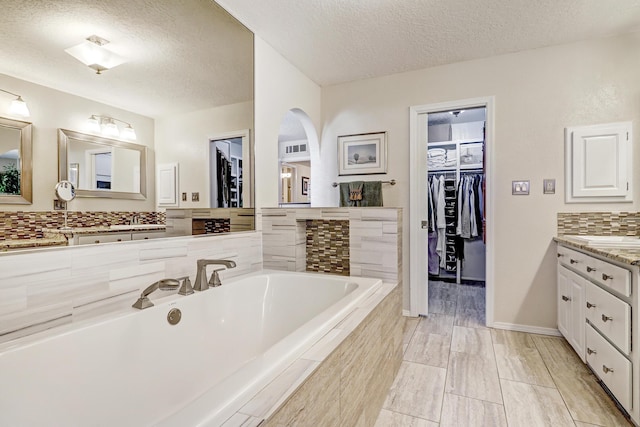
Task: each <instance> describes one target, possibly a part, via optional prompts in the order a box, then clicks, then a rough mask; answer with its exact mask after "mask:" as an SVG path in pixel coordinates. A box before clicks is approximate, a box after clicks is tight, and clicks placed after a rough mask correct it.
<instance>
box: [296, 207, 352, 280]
mask: <svg viewBox="0 0 640 427" xmlns="http://www.w3.org/2000/svg"><path fill="white" fill-rule="evenodd" d="M306 225H307V228H306V236H307V245H306V252H307V271H317V272H323V273H333V274H340V275H343V276H349V274H350V270H349V220H315V219H313V220H307V221H306Z"/></svg>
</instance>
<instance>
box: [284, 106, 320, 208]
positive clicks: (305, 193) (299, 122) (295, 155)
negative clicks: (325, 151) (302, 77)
mask: <svg viewBox="0 0 640 427" xmlns="http://www.w3.org/2000/svg"><path fill="white" fill-rule="evenodd" d="M317 156H318V134H317V133H316V130H315V127H314V126H313V123H312V122H311V119H310V118H309V116H308V115H307V114H306V113H305V112H304V111H302V110H300V109H298V108H294V109H291V110H289V111H288V112H287V114H286V115H285V116H284V118H283V119H282V122H281V123H280V132H279V134H278V162H279V171H280V175H279V184H278V204H279V206H280V207H283V206H287V207H293V206H295V207H310V206H311V205H312V200H313V196H312V194H313V191H312V182H313V181H312V179H311V178H312V174H311V170H312V165H313V163H314V160H313V159H314V158H317Z"/></svg>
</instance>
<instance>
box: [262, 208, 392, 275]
mask: <svg viewBox="0 0 640 427" xmlns="http://www.w3.org/2000/svg"><path fill="white" fill-rule="evenodd" d="M260 215H261V217H262V239H263V241H262V245H263V256H264V265H265V268H271V269H276V270H288V271H305V270H306V267H307V260H306V257H307V250H306V226H307V220H322V221H349V271H350V274H351V276H356V277H360V276H362V277H377V278H380V279H383V280H386V281H389V282H393V283H396V282H398V283H401V282H402V253H401V251H402V210H401V209H398V208H307V209H304V208H301V209H280V208H262V209H261V211H260Z"/></svg>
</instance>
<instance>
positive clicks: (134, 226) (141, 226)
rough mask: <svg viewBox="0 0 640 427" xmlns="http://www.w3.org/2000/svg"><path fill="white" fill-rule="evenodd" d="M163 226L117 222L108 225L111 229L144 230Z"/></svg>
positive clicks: (162, 225) (162, 226)
mask: <svg viewBox="0 0 640 427" xmlns="http://www.w3.org/2000/svg"><path fill="white" fill-rule="evenodd" d="M164 227H165V225H164V224H117V225H110V226H109V228H110V229H112V230H145V229H153V228H164Z"/></svg>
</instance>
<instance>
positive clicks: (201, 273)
mask: <svg viewBox="0 0 640 427" xmlns="http://www.w3.org/2000/svg"><path fill="white" fill-rule="evenodd" d="M212 264H215V265H224V266H225V267H226V268H234V267H235V266H236V263H235V261H232V260H230V259H199V260H198V273H197V274H196V284H195V286H194V287H193V289H195V290H196V291H206V290H207V289H209V286H211V287H217V286H220V285H222V283H221V282H220V276H218V271H217V270H215V271H214V272H213V273H211V278H210V279H209V280H208V281H207V265H212Z"/></svg>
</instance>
